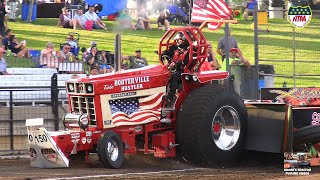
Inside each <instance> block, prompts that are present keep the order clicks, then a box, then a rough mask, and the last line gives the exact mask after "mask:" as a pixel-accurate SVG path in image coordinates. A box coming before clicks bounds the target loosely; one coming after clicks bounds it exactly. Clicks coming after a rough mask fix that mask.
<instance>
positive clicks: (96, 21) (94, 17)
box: [84, 6, 108, 30]
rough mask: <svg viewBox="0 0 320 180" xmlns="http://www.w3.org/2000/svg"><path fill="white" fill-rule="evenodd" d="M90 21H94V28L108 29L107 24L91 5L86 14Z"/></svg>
mask: <svg viewBox="0 0 320 180" xmlns="http://www.w3.org/2000/svg"><path fill="white" fill-rule="evenodd" d="M84 15H85V16H86V18H87V20H89V21H93V29H104V30H108V28H107V27H106V24H105V23H103V22H102V21H101V19H100V18H99V17H98V15H97V14H96V13H95V12H94V7H93V6H90V7H89V10H88V11H87V12H86V13H85V14H84Z"/></svg>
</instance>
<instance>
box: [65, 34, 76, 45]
mask: <svg viewBox="0 0 320 180" xmlns="http://www.w3.org/2000/svg"><path fill="white" fill-rule="evenodd" d="M66 44H69V45H70V46H71V48H78V43H77V41H76V40H75V39H74V37H73V35H71V34H70V35H69V36H68V40H67V42H66Z"/></svg>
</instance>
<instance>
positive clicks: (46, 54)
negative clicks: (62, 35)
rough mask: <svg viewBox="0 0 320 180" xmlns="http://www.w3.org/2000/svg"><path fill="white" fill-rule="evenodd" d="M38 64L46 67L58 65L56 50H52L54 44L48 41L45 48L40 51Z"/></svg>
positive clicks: (56, 66)
mask: <svg viewBox="0 0 320 180" xmlns="http://www.w3.org/2000/svg"><path fill="white" fill-rule="evenodd" d="M40 65H41V66H44V67H47V68H58V67H59V64H58V57H57V52H56V51H55V50H54V45H53V44H52V43H51V42H48V43H47V46H46V49H44V50H42V51H41V55H40Z"/></svg>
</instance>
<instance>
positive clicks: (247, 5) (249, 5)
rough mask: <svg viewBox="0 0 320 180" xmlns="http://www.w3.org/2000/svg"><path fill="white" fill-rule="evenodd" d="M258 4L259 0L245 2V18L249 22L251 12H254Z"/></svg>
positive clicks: (246, 0)
mask: <svg viewBox="0 0 320 180" xmlns="http://www.w3.org/2000/svg"><path fill="white" fill-rule="evenodd" d="M256 4H257V0H244V2H243V8H244V11H243V17H244V19H245V20H246V21H247V20H248V16H249V13H250V12H253V10H254V6H255V5H256Z"/></svg>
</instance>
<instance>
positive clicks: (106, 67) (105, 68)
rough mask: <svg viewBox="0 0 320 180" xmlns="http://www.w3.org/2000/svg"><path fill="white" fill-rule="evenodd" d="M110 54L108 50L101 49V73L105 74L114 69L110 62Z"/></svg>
mask: <svg viewBox="0 0 320 180" xmlns="http://www.w3.org/2000/svg"><path fill="white" fill-rule="evenodd" d="M108 58H109V57H108V54H107V52H106V51H101V56H100V62H101V65H100V73H101V74H105V73H110V72H112V71H113V67H112V66H111V65H110V64H109V63H108Z"/></svg>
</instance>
